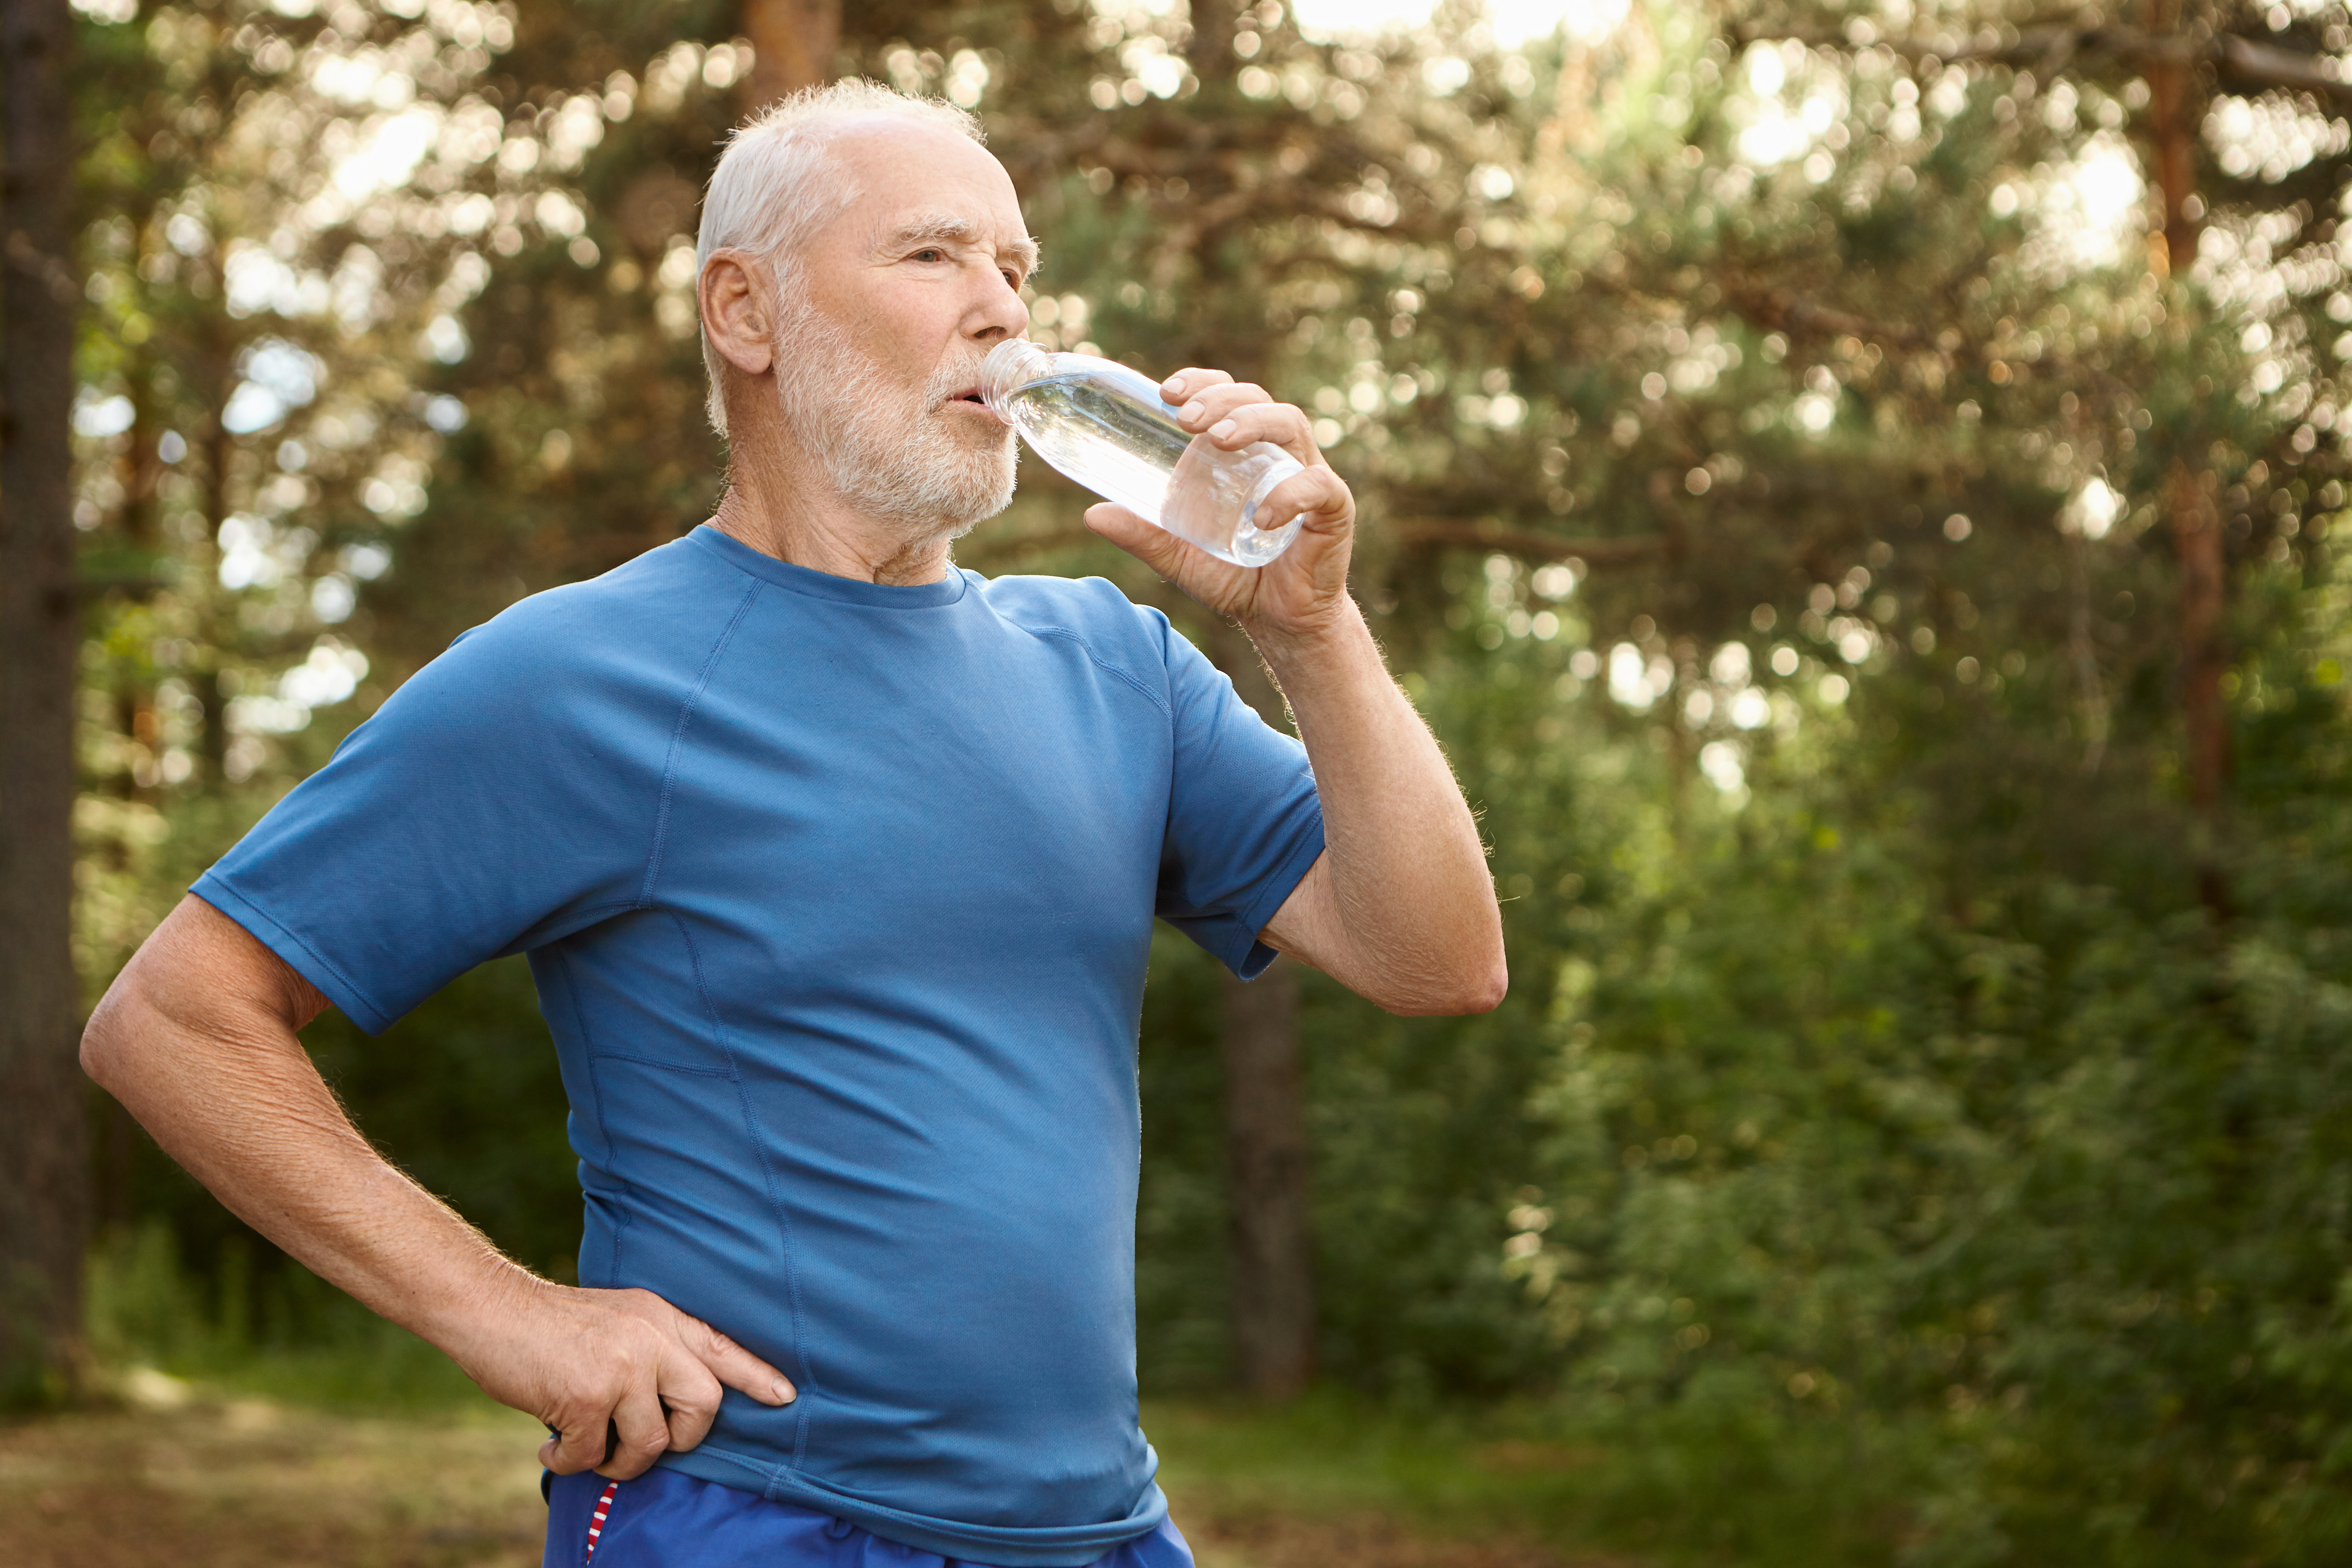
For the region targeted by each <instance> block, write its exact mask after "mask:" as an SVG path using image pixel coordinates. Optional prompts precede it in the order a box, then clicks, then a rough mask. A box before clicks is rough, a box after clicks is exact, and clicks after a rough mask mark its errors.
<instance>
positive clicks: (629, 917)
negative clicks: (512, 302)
mask: <svg viewBox="0 0 2352 1568" xmlns="http://www.w3.org/2000/svg"><path fill="white" fill-rule="evenodd" d="M1322 845H1323V831H1322V817H1321V813H1320V810H1319V809H1318V804H1317V801H1316V795H1315V785H1314V780H1313V779H1312V777H1311V776H1310V774H1309V772H1308V770H1307V759H1306V755H1305V753H1304V751H1303V750H1302V749H1301V748H1300V747H1299V746H1298V744H1297V742H1296V741H1295V740H1293V739H1291V738H1290V737H1286V736H1284V735H1282V734H1280V733H1279V732H1278V731H1276V730H1274V729H1271V728H1269V727H1267V726H1266V725H1265V723H1263V722H1262V721H1261V720H1260V719H1259V718H1258V717H1257V716H1256V715H1255V713H1254V712H1252V711H1251V710H1250V709H1249V708H1248V707H1247V706H1245V705H1244V704H1243V703H1242V702H1241V701H1240V700H1239V699H1238V698H1237V697H1235V695H1234V691H1233V688H1232V686H1231V685H1230V684H1229V683H1228V682H1227V681H1226V680H1225V679H1224V677H1223V675H1221V674H1218V673H1217V672H1216V670H1215V669H1214V668H1213V666H1211V665H1210V664H1208V662H1207V661H1206V660H1205V659H1203V658H1202V656H1201V655H1200V653H1198V652H1197V651H1195V650H1194V649H1193V648H1192V646H1191V645H1190V644H1189V643H1186V642H1185V641H1184V640H1183V639H1182V638H1181V637H1180V636H1178V635H1177V634H1176V633H1175V632H1173V631H1172V630H1171V628H1170V626H1169V624H1168V622H1167V621H1166V620H1165V619H1164V618H1163V617H1162V616H1160V614H1159V613H1158V612H1153V611H1149V610H1142V609H1139V608H1137V607H1136V606H1135V605H1133V604H1130V603H1129V602H1128V601H1127V600H1126V599H1125V598H1124V597H1123V596H1122V595H1120V594H1119V592H1118V591H1117V590H1116V589H1115V588H1113V587H1112V586H1111V585H1110V584H1108V583H1107V582H1103V581H1101V580H1086V581H1069V580H1063V579H1057V578H1009V579H1003V580H995V581H991V580H986V579H983V578H982V577H980V576H979V575H977V574H976V573H971V572H951V573H950V575H949V576H948V577H947V578H946V579H945V580H942V581H940V582H938V583H932V584H927V585H923V586H919V587H911V588H896V587H882V586H878V585H876V584H873V583H867V582H860V581H856V580H849V579H845V578H837V577H829V576H826V575H824V574H823V573H820V572H814V571H810V570H804V569H802V568H798V567H793V566H790V565H786V564H785V563H783V562H782V561H778V560H775V559H772V558H770V557H768V556H764V555H761V554H760V553H759V552H758V551H755V550H752V549H748V548H746V547H745V546H743V545H741V544H740V543H738V542H737V541H735V540H734V539H731V538H728V537H726V536H725V535H723V534H720V533H719V532H717V531H716V530H714V529H711V528H708V527H706V528H699V529H697V530H696V531H695V532H694V533H692V534H690V535H688V537H687V538H683V539H680V540H677V542H675V543H673V544H669V545H666V546H664V547H662V548H660V549H656V550H652V551H650V552H648V553H647V554H646V555H644V556H641V557H640V558H638V559H636V560H635V561H632V562H630V563H629V564H628V565H626V566H624V567H622V568H620V569H619V570H615V571H613V572H610V573H608V574H606V575H605V576H604V577H601V578H598V579H596V580H593V581H591V582H586V583H581V584H577V585H574V586H572V587H569V588H562V589H558V590H555V591H552V592H549V593H542V594H540V595H537V596H535V597H533V598H531V599H529V600H526V601H523V602H522V603H520V604H518V605H516V606H515V607H514V608H512V609H510V610H509V611H508V612H505V613H504V614H502V615H500V616H499V617H498V618H497V619H496V620H494V621H492V622H489V623H488V624H487V625H485V626H481V627H478V628H477V629H476V630H474V631H473V632H468V633H467V634H466V635H465V636H464V637H462V638H460V639H459V640H458V642H457V644H456V645H455V646H453V647H452V648H451V649H450V651H449V652H448V653H445V654H443V655H442V656H441V657H440V658H438V659H436V660H435V661H434V662H433V663H432V664H428V665H427V666H426V667H425V668H424V669H423V670H420V671H419V672H418V673H417V674H416V675H415V677H414V678H413V679H411V680H409V681H408V682H407V683H406V684H405V685H403V686H402V687H401V688H400V689H399V691H398V692H396V693H395V694H394V695H393V696H392V698H391V699H390V700H388V701H387V702H386V703H385V704H384V705H383V708H382V709H381V710H380V711H379V712H378V713H377V714H376V715H375V716H373V718H371V719H370V720H369V721H368V722H367V723H366V724H364V725H362V726H361V727H360V728H359V729H358V730H356V731H354V732H353V734H352V737H351V738H350V739H349V740H347V741H346V742H344V744H343V746H342V747H341V749H340V750H339V751H338V752H337V753H336V755H335V758H334V759H333V761H331V763H329V764H328V765H327V767H325V768H322V769H320V772H319V773H318V774H317V775H315V776H314V777H313V778H311V779H309V780H307V781H306V782H304V783H303V784H302V785H300V786H299V788H297V789H295V790H294V791H293V792H292V793H290V794H289V795H288V796H287V798H286V799H285V800H284V801H282V802H281V803H280V804H279V805H278V808H277V809H276V810H273V811H271V812H270V814H269V815H268V817H267V818H266V819H264V821H262V822H261V824H260V825H259V826H258V827H257V828H256V829H255V830H254V831H252V833H250V834H249V835H247V838H246V839H245V840H244V841H242V842H241V843H239V844H238V845H237V846H236V849H235V850H233V851H231V852H230V853H229V854H228V855H227V856H226V857H225V858H224V859H223V860H222V861H221V862H220V863H219V864H217V865H215V867H214V868H213V869H212V870H211V871H210V872H208V873H205V876H204V877H203V878H202V879H201V880H200V881H199V882H198V883H196V885H195V892H196V893H197V894H198V895H199V896H201V897H203V898H204V899H205V901H206V902H207V903H210V904H213V905H214V906H215V907H216V908H218V909H219V910H221V911H222V912H223V913H224V914H226V915H229V916H230V917H231V918H232V919H235V920H236V921H237V922H238V923H239V924H240V925H244V926H245V927H246V928H247V930H248V931H250V932H252V933H253V935H254V936H257V937H258V938H259V939H260V940H261V941H263V942H264V943H266V944H268V946H269V947H270V948H271V949H272V950H273V951H275V952H277V953H278V955H279V956H281V957H283V958H284V959H285V960H286V961H287V962H288V963H289V964H291V965H292V966H293V967H295V968H296V969H298V970H299V971H300V972H301V973H302V975H303V976H304V977H307V978H308V979H309V980H310V982H311V983H312V984H313V985H315V986H317V987H318V988H319V989H320V990H321V991H322V992H324V993H325V994H326V995H327V996H328V998H331V1000H332V1001H333V1002H334V1003H335V1005H336V1006H338V1007H340V1008H341V1009H342V1010H343V1011H344V1012H345V1013H347V1014H349V1015H350V1016H351V1017H352V1019H355V1020H356V1021H357V1022H359V1023H360V1024H361V1025H362V1027H363V1028H365V1029H367V1030H371V1031H375V1030H382V1029H383V1028H385V1027H386V1026H388V1025H389V1024H391V1023H392V1022H393V1020H394V1019H397V1018H399V1017H400V1016H401V1015H402V1014H403V1013H404V1012H406V1011H407V1010H408V1009H411V1008H413V1007H415V1005H416V1004H417V1002H419V1001H420V1000H422V999H423V998H425V997H426V996H427V995H429V994H430V993H431V992H433V991H434V990H435V989H436V988H438V987H440V986H441V985H442V984H443V983H445V982H446V981H447V980H448V979H450V978H451V977H454V976H456V975H457V974H459V973H460V972H462V971H463V970H465V969H467V968H468V967H471V966H473V965H475V964H478V963H480V962H482V961H483V960H485V959H487V958H490V957H494V956H499V955H502V954H508V953H515V952H527V953H529V954H530V962H531V967H532V973H533V975H534V976H535V977H536V978H537V981H538V986H539V993H540V1001H541V1009H542V1010H543V1011H544V1012H545V1014H546V1016H547V1020H548V1024H549V1027H550V1029H551V1031H552V1033H553V1035H554V1038H555V1042H556V1049H557V1051H558V1052H559V1053H560V1057H561V1061H562V1071H563V1081H564V1087H565V1089H566V1091H567V1092H568V1093H569V1095H570V1097H571V1102H572V1116H571V1123H570V1129H571V1138H572V1147H573V1148H574V1149H575V1150H576V1151H577V1152H578V1154H579V1155H580V1181H581V1186H582V1188H583V1192H584V1195H585V1198H586V1209H587V1214H586V1223H585V1226H584V1233H583V1239H582V1243H581V1255H580V1278H581V1281H582V1282H583V1283H584V1284H588V1285H593V1286H604V1287H622V1286H641V1287H643V1288H645V1289H646V1290H650V1291H655V1292H656V1293H657V1294H659V1295H661V1296H662V1297H664V1298H665V1299H667V1301H671V1302H673V1303H675V1304H676V1305H677V1307H678V1308H680V1309H681V1310H682V1311H684V1312H689V1313H691V1314H693V1315H694V1316H696V1317H698V1318H701V1319H703V1320H705V1321H706V1322H709V1323H711V1324H712V1325H714V1326H715V1327H717V1328H719V1329H720V1330H721V1331H723V1332H724V1333H729V1334H731V1335H733V1336H734V1337H735V1338H737V1339H738V1340H740V1341H741V1342H742V1343H744V1344H746V1345H748V1346H749V1347H751V1349H752V1350H753V1351H754V1352H756V1353H757V1354H760V1355H761V1356H764V1357H765V1358H766V1359H767V1360H768V1361H770V1362H771V1363H772V1364H775V1365H776V1366H778V1367H780V1368H782V1369H783V1370H784V1371H785V1372H786V1373H787V1374H788V1375H790V1376H791V1377H792V1378H793V1382H794V1383H795V1384H796V1385H798V1387H799V1389H800V1395H801V1396H800V1398H799V1399H798V1401H796V1402H795V1403H793V1404H792V1405H790V1406H783V1407H782V1408H777V1409H772V1408H769V1407H767V1406H762V1405H761V1404H759V1403H757V1402H756V1401H754V1400H751V1399H749V1398H746V1397H744V1396H741V1395H739V1394H736V1393H733V1392H732V1391H730V1392H729V1393H728V1395H727V1396H726V1399H725V1403H724V1405H723V1407H722V1408H721V1411H720V1413H719V1420H718V1424H717V1425H716V1426H715V1427H713V1428H712V1429H711V1432H710V1435H709V1437H708V1438H707V1439H706V1440H705V1441H704V1442H703V1443H702V1444H701V1446H700V1447H698V1448H695V1449H693V1450H692V1451H691V1452H688V1453H683V1454H672V1455H668V1456H665V1458H663V1460H662V1462H663V1463H664V1464H666V1465H669V1466H672V1467H674V1468H676V1469H680V1470H684V1471H686V1472H687V1473H688V1474H690V1475H694V1476H698V1477H700V1478H702V1479H706V1480H711V1481H717V1482H719V1483H721V1484H723V1485H727V1486H731V1487H738V1488H741V1489H744V1490H751V1491H755V1492H759V1493H761V1494H762V1495H764V1496H767V1497H771V1498H775V1499H779V1500H786V1501H791V1502H795V1503H799V1504H802V1505H804V1506H807V1507H811V1508H814V1509H817V1510H820V1511H824V1512H826V1513H830V1514H834V1515H836V1516H838V1517H841V1518H844V1519H847V1520H850V1521H855V1522H856V1523H857V1524H860V1525H862V1526H865V1527H866V1528H867V1529H869V1530H871V1531H873V1532H874V1533H876V1534H877V1535H879V1536H882V1537H884V1538H886V1539H889V1540H894V1541H897V1542H902V1543H904V1544H906V1545H908V1546H913V1547H917V1548H919V1549H921V1550H924V1551H929V1552H939V1553H940V1554H941V1555H943V1556H947V1557H956V1558H962V1559H965V1560H968V1561H972V1562H979V1563H1005V1564H1024V1565H1025V1564H1036V1565H1060V1564H1076V1563H1087V1562H1089V1561H1091V1560H1092V1559H1094V1558H1096V1557H1098V1556H1100V1555H1101V1554H1102V1553H1103V1552H1105V1551H1106V1550H1107V1549H1108V1548H1109V1547H1110V1546H1112V1545H1115V1544H1116V1543H1118V1542H1121V1541H1124V1540H1128V1539H1130V1538H1132V1537H1135V1536H1138V1535H1141V1534H1144V1533H1146V1532H1149V1531H1151V1530H1153V1529H1154V1528H1156V1527H1157V1525H1158V1524H1159V1522H1160V1519H1161V1518H1162V1517H1163V1515H1164V1513H1165V1511H1166V1506H1167V1505H1166V1502H1165V1500H1163V1499H1162V1498H1161V1496H1160V1491H1159V1489H1158V1488H1157V1487H1156V1486H1155V1485H1154V1484H1153V1482H1152V1474H1153V1471H1154V1469H1155V1467H1156V1462H1157V1461H1156V1459H1155V1458H1154V1456H1153V1455H1152V1452H1151V1450H1150V1447H1149V1446H1148V1445H1147V1444H1146V1443H1145V1442H1144V1439H1143V1435H1142V1432H1141V1431H1140V1429H1139V1426H1138V1421H1137V1411H1136V1387H1135V1331H1134V1216H1135V1189H1136V1171H1137V1166H1138V1161H1139V1116H1138V1105H1137V1100H1136V1077H1135V1049H1136V1034H1137V1028H1138V1022H1139V1016H1140V1009H1141V1002H1142V992H1143V981H1144V968H1145V960H1146V956H1147V953H1148V949H1149V946H1150V929H1151V921H1152V917H1153V916H1154V915H1159V916H1160V918H1163V919H1166V920H1168V921H1171V922H1172V923H1173V924H1175V925H1177V926H1179V927H1180V928H1181V929H1182V930H1184V931H1185V932H1186V933H1187V934H1188V935H1189V936H1192V938H1193V939H1194V940H1195V941H1197V942H1198V943H1200V944H1201V945H1202V946H1203V947H1205V948H1207V949H1208V950H1209V951H1210V952H1211V953H1213V954H1214V955H1215V956H1217V957H1219V958H1220V959H1222V960H1223V962H1224V963H1226V964H1227V965H1229V966H1230V967H1233V968H1234V969H1235V970H1237V971H1239V972H1241V973H1243V974H1244V975H1248V974H1254V973H1255V972H1256V971H1257V970H1258V969H1259V968H1261V967H1264V966H1265V963H1266V962H1268V961H1269V960H1270V959H1271V957H1272V956H1273V955H1272V953H1271V951H1270V950H1269V949H1267V948H1266V947H1265V946H1263V945H1261V944H1259V943H1258V941H1257V939H1256V934H1257V932H1258V931H1259V930H1260V929H1261V928H1263V926H1264V925H1265V923H1266V921H1267V920H1269V919H1270V918H1272V916H1273V915H1274V913H1275V911H1276V909H1277V908H1278V907H1279V906H1280V905H1281V904H1282V902H1283V900H1284V899H1285V898H1286V897H1287V896H1288V895H1289V894H1290V892H1291V890H1292V889H1293V888H1294V887H1295V886H1296V885H1297V883H1298V880H1299V879H1300V877H1302V876H1303V875H1304V874H1305V873H1306V872H1307V867H1308V866H1309V865H1311V864H1312V863H1313V862H1314V860H1315V858H1316V856H1317V855H1318V853H1320V852H1321V850H1322Z"/></svg>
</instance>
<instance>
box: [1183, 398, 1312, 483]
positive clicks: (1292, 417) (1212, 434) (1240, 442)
mask: <svg viewBox="0 0 2352 1568" xmlns="http://www.w3.org/2000/svg"><path fill="white" fill-rule="evenodd" d="M1206 434H1207V437H1208V441H1209V444H1211V445H1212V446H1221V447H1223V448H1224V449H1225V450H1226V451H1227V452H1238V451H1240V450H1241V449H1242V448H1243V447H1244V446H1247V445H1249V444H1251V443H1252V442H1254V441H1270V442H1272V443H1273V444H1275V445H1276V446H1279V447H1281V448H1282V449H1283V450H1284V451H1285V452H1287V453H1289V454H1290V455H1292V456H1293V457H1296V458H1297V459H1298V460H1299V461H1300V462H1302V463H1305V464H1306V465H1307V466H1309V467H1317V466H1319V465H1321V464H1322V462H1323V451H1322V448H1320V447H1318V446H1317V445H1316V444H1315V426H1314V423H1313V422H1312V421H1310V420H1309V419H1308V418H1307V413H1306V411H1305V410H1304V409H1301V408H1298V407H1297V406H1295V405H1294V404H1291V403H1286V402H1254V403H1250V404H1248V405H1247V406H1245V407H1243V408H1237V409H1234V411H1233V412H1232V413H1229V414H1227V415H1226V416H1225V417H1223V419H1220V420H1218V421H1217V422H1216V423H1214V424H1212V425H1210V426H1208V428H1207V432H1206Z"/></svg>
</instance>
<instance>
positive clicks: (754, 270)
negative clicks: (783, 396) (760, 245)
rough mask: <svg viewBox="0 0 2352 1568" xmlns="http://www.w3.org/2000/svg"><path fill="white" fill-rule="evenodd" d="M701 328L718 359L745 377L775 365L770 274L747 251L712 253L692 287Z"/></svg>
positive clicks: (773, 296)
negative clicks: (700, 314)
mask: <svg viewBox="0 0 2352 1568" xmlns="http://www.w3.org/2000/svg"><path fill="white" fill-rule="evenodd" d="M695 293H696V296H697V298H698V303H699V305H700V306H701V309H702V330H703V332H704V334H705V335H706V336H707V337H709V340H710V346H711V348H712V349H714V350H717V351H718V354H719V358H720V359H722V360H725V361H727V362H728V363H729V364H730V365H732V366H734V367H735V368H736V369H737V370H739V371H742V372H743V373H744V374H745V375H747V376H758V375H765V374H766V373H767V372H768V371H771V370H772V369H773V368H774V367H775V362H776V347H775V332H776V319H775V299H776V294H775V277H774V275H773V274H772V273H771V272H770V270H769V268H768V264H767V263H766V262H764V261H762V260H761V259H760V258H759V257H758V256H753V255H752V254H751V252H749V251H744V250H734V249H726V250H720V251H716V252H714V253H712V255H711V257H710V260H709V263H708V264H706V265H705V266H704V267H703V269H702V276H701V277H700V278H699V279H698V281H697V283H696V285H695Z"/></svg>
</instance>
